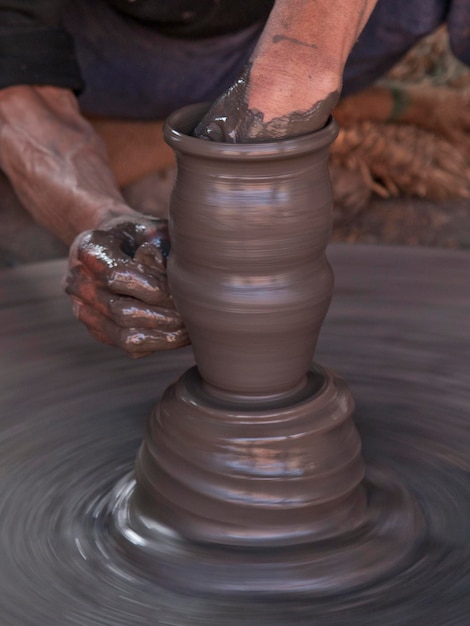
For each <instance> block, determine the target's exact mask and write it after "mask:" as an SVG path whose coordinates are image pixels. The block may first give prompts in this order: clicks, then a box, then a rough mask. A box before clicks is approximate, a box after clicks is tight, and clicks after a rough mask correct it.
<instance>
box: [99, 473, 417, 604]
mask: <svg viewBox="0 0 470 626" xmlns="http://www.w3.org/2000/svg"><path fill="white" fill-rule="evenodd" d="M364 485H365V489H366V493H367V500H368V505H367V515H366V518H365V520H364V523H363V525H362V526H361V527H360V528H358V529H356V530H355V531H352V532H349V533H345V534H343V535H341V536H337V537H334V538H330V539H324V540H320V541H317V542H312V543H308V544H300V545H291V546H286V547H277V548H267V547H262V546H260V547H258V548H256V547H255V546H250V547H244V548H239V547H236V548H234V547H232V546H221V545H214V544H203V543H196V542H192V541H188V540H186V539H185V538H184V537H181V536H180V535H178V534H177V533H175V532H174V531H173V530H172V529H171V528H169V527H168V526H164V525H160V524H159V523H157V522H155V520H151V519H148V518H146V517H143V516H140V515H139V513H138V512H137V511H135V510H134V509H133V503H132V499H133V495H134V491H135V481H134V480H133V478H131V477H129V478H128V480H126V481H125V482H122V483H121V484H120V485H118V486H117V487H116V490H115V492H114V494H113V497H112V500H111V502H110V519H111V520H112V522H111V531H112V533H113V535H114V538H115V540H117V542H118V544H119V545H120V546H121V549H123V550H124V552H125V554H126V556H127V558H129V559H130V560H132V561H133V562H134V563H135V564H136V565H137V566H138V567H139V570H140V571H141V573H143V574H144V575H146V576H148V577H149V578H150V579H151V580H152V581H154V582H156V583H157V584H159V585H161V586H163V587H169V588H171V589H174V590H176V591H180V592H183V593H190V594H197V595H205V596H207V595H209V596H214V595H215V596H217V595H220V596H221V597H227V596H229V595H234V596H240V597H253V598H256V599H258V600H259V599H260V598H261V597H267V596H268V597H272V598H273V599H275V598H281V597H286V596H287V597H289V596H295V597H297V596H309V597H326V596H331V595H334V594H340V593H344V592H348V591H351V590H354V589H357V588H360V587H363V586H366V585H369V584H372V583H377V582H379V581H381V580H383V579H386V578H388V577H389V576H392V575H394V574H396V573H397V572H398V571H400V570H404V569H406V568H407V567H409V566H410V565H411V564H412V563H413V562H414V561H418V559H419V558H420V556H421V552H422V544H423V541H424V521H423V519H422V516H421V513H420V511H419V509H418V508H417V506H416V503H415V502H414V500H413V499H412V498H411V496H410V494H409V493H408V492H407V491H406V489H405V488H404V487H403V486H402V485H401V484H400V483H399V482H398V481H397V480H396V479H395V478H394V477H393V476H390V475H389V474H388V473H387V472H384V471H380V470H378V469H375V468H374V469H373V468H369V470H368V472H367V477H366V479H365V481H364Z"/></svg>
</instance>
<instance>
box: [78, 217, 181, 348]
mask: <svg viewBox="0 0 470 626" xmlns="http://www.w3.org/2000/svg"><path fill="white" fill-rule="evenodd" d="M169 248H170V242H169V238H168V225H167V221H166V220H163V219H156V218H149V217H145V218H139V219H137V218H131V217H130V216H127V215H126V216H122V217H118V218H114V219H109V220H107V221H105V222H104V223H102V224H101V225H100V226H99V228H97V229H96V230H89V231H86V232H84V233H81V234H80V235H79V236H78V237H77V238H76V239H75V241H74V243H73V244H72V247H71V250H70V256H69V270H68V274H67V277H66V291H67V293H68V294H69V295H70V296H71V297H72V299H73V301H74V313H75V315H76V317H77V318H78V319H79V320H80V321H82V322H83V323H84V324H85V325H86V326H87V328H88V330H89V331H90V333H91V334H92V335H93V337H95V339H98V340H99V341H102V342H104V343H108V344H112V345H115V346H118V347H120V348H122V349H123V350H124V351H125V352H126V353H127V354H128V355H129V356H131V357H141V356H146V355H148V354H150V353H152V352H154V351H156V350H170V349H173V348H179V347H182V346H184V345H187V344H188V343H189V339H188V335H187V332H186V330H185V328H184V326H183V323H182V321H181V318H180V316H179V315H178V313H177V312H176V311H175V309H174V305H173V300H172V298H171V295H170V292H169V288H168V283H167V277H166V258H167V256H168V252H169Z"/></svg>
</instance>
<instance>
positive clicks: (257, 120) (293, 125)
mask: <svg viewBox="0 0 470 626" xmlns="http://www.w3.org/2000/svg"><path fill="white" fill-rule="evenodd" d="M250 71H251V64H248V65H247V66H246V67H245V68H244V70H243V72H242V73H241V74H240V76H239V78H238V79H237V80H236V82H235V83H234V84H233V85H232V86H231V87H230V88H229V89H228V90H227V91H226V92H225V93H224V94H222V96H220V98H218V99H217V100H216V102H215V103H214V104H213V105H212V107H211V108H210V109H209V111H208V112H207V113H206V115H205V116H204V117H203V119H202V120H201V121H200V122H199V124H198V125H197V126H196V128H195V130H194V136H195V137H199V138H201V139H209V140H211V141H224V142H226V143H255V142H260V141H273V140H276V139H282V138H287V137H297V136H299V135H306V134H307V133H310V132H313V131H315V130H319V129H320V128H323V126H324V125H325V124H326V122H327V120H328V117H329V116H330V114H331V112H332V110H333V109H334V107H335V106H336V104H337V102H338V99H339V93H338V92H337V91H334V92H332V93H330V94H329V95H328V96H327V97H326V98H325V99H323V100H319V101H318V102H315V103H314V104H313V105H312V106H311V107H310V108H309V109H308V110H306V111H292V112H290V113H288V114H285V115H282V116H280V117H274V118H273V119H271V120H268V121H265V116H264V113H263V112H262V111H260V110H258V109H255V108H250V107H249V104H248V90H249V85H250Z"/></svg>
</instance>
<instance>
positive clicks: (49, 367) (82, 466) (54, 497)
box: [0, 246, 470, 626]
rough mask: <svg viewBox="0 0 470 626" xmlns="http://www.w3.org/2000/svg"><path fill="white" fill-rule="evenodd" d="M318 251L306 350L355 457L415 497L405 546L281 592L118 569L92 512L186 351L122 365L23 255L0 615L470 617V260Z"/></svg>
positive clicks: (11, 623)
mask: <svg viewBox="0 0 470 626" xmlns="http://www.w3.org/2000/svg"><path fill="white" fill-rule="evenodd" d="M329 258H330V261H331V263H332V265H333V269H334V271H335V274H336V282H337V287H336V292H335V297H334V300H333V304H332V306H331V308H330V311H329V314H328V316H327V321H326V322H325V324H324V326H323V330H322V335H321V341H320V346H319V349H318V351H317V355H316V359H317V360H318V361H319V362H320V363H322V364H324V365H326V366H327V367H331V368H333V369H336V370H337V371H338V372H339V373H340V374H341V375H342V376H343V377H344V378H345V380H346V381H347V382H348V383H349V385H350V387H351V390H352V393H353V395H354V397H355V399H356V402H357V412H356V423H357V425H358V427H359V430H360V432H361V435H362V438H363V443H364V455H365V458H366V461H371V462H373V463H374V464H378V465H380V466H381V467H385V468H389V469H390V470H391V471H393V472H395V473H396V474H398V475H399V476H400V478H401V479H402V480H403V481H404V482H405V483H406V485H407V487H408V489H409V490H410V491H411V492H412V493H414V494H415V496H416V498H417V500H418V502H419V504H420V506H421V508H422V511H423V513H424V515H425V518H426V526H427V539H426V545H425V549H424V551H423V552H422V553H421V554H420V556H419V558H417V559H416V560H415V562H414V563H413V564H412V565H411V566H410V567H409V568H408V569H407V570H406V571H404V572H401V573H400V574H398V575H395V576H394V577H392V578H391V579H388V580H384V581H381V582H380V583H377V584H376V585H374V586H371V587H369V588H367V589H363V590H361V591H356V592H354V593H349V594H345V595H341V596H339V597H334V598H326V597H325V598H323V599H320V600H314V601H313V600H310V601H309V600H301V601H299V600H296V601H292V602H282V603H281V602H276V601H272V600H270V601H269V602H268V601H265V602H263V599H262V598H260V599H259V601H256V602H250V603H247V604H244V603H243V602H242V601H235V600H231V601H227V600H226V599H224V598H223V597H221V598H217V599H213V598H210V599H209V598H207V599H204V598H196V597H193V596H190V595H177V594H175V593H172V592H169V591H167V590H164V589H163V588H161V587H160V586H159V584H158V581H150V580H149V579H148V577H147V576H145V575H143V574H142V572H140V571H139V569H138V568H137V567H135V568H133V567H131V566H130V565H129V564H128V563H127V561H126V560H125V559H124V556H123V555H122V554H120V553H119V551H118V550H116V551H114V552H113V550H112V549H111V548H110V545H109V543H108V539H109V533H108V528H107V527H106V517H105V516H104V515H103V514H102V511H103V507H104V506H105V502H106V498H107V497H108V495H109V493H110V491H111V490H112V488H113V486H114V485H115V484H116V482H117V481H118V480H119V479H120V478H122V477H123V476H124V475H126V474H127V473H128V472H129V471H130V470H131V469H132V466H133V462H134V458H135V454H136V451H137V448H138V446H139V444H140V441H141V438H142V432H143V425H144V421H145V418H146V416H147V414H148V413H149V411H150V409H151V408H152V406H153V405H154V404H155V402H156V401H157V399H158V398H159V397H160V395H161V394H162V392H163V390H164V389H165V388H166V387H167V386H168V384H169V383H170V382H172V381H173V380H174V379H175V378H177V377H178V376H179V375H180V374H181V373H182V372H183V371H184V370H186V369H187V368H188V367H189V366H190V365H192V364H193V360H192V356H191V351H190V350H184V351H178V352H174V353H165V354H158V355H155V356H154V357H151V358H149V359H146V360H143V361H130V360H129V359H127V358H126V357H124V356H121V355H120V354H119V353H117V352H116V351H114V350H113V349H111V348H108V347H105V346H100V345H98V344H96V343H94V342H93V340H92V339H90V338H89V337H88V335H87V334H86V332H85V331H84V330H83V329H82V328H81V327H80V326H79V325H78V323H77V322H76V321H75V320H74V319H73V318H72V315H71V313H70V304H69V302H68V300H67V298H66V297H65V296H64V295H62V291H61V286H60V278H61V276H62V274H63V272H64V267H65V266H64V265H63V264H62V263H60V262H52V263H46V264H41V265H34V266H29V267H28V266H24V267H21V268H18V269H14V270H6V271H4V272H3V273H1V274H0V294H1V298H0V368H1V370H0V371H1V389H2V393H1V397H0V520H1V533H0V564H1V565H0V613H1V616H2V617H1V623H2V626H29V625H31V626H33V625H34V626H37V625H39V624H41V625H42V624H47V625H48V626H64V625H68V624H71V625H72V624H75V625H81V626H91V625H108V626H120V625H123V626H124V625H125V626H137V625H139V626H145V625H148V626H155V625H161V626H186V625H195V624H201V625H202V624H203V625H204V626H211V625H213V626H241V625H246V626H248V625H250V626H251V625H252V624H258V625H260V626H264V625H265V626H268V625H269V626H286V625H289V626H292V625H305V626H307V625H309V626H312V625H316V626H317V625H318V626H324V625H328V626H351V625H353V624H354V625H355V624H357V625H359V624H360V625H361V626H377V624H380V625H381V626H391V625H394V626H395V625H407V624H410V625H411V624H413V625H417V624H420V625H421V624H427V625H431V626H450V625H455V626H464V625H465V624H468V619H469V615H470V565H469V563H470V524H469V519H470V483H469V480H468V471H469V469H470V461H469V442H470V434H469V423H470V416H469V406H470V384H469V383H470V368H469V363H468V358H469V354H470V290H469V288H468V280H469V278H468V277H469V275H470V256H469V255H468V254H467V253H463V252H451V251H439V250H422V249H421V250H420V249H410V248H409V249H405V248H401V249H398V248H386V247H364V246H357V247H349V246H331V248H330V249H329ZM288 585H289V581H288V580H286V586H288Z"/></svg>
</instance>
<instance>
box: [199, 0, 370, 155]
mask: <svg viewBox="0 0 470 626" xmlns="http://www.w3.org/2000/svg"><path fill="white" fill-rule="evenodd" d="M375 2H376V0H316V2H309V1H302V2H292V0H276V2H275V4H274V7H273V10H272V11H271V14H270V16H269V19H268V21H267V23H266V26H265V28H264V30H263V32H262V34H261V37H260V39H259V41H258V44H257V46H256V48H255V50H254V52H253V54H252V56H251V58H250V60H249V63H248V65H247V66H246V67H245V69H244V71H243V72H242V74H241V75H240V77H239V78H238V80H237V81H235V83H234V84H233V85H232V86H231V87H230V88H229V89H228V90H227V91H226V92H225V93H224V94H222V95H221V96H220V98H219V99H218V100H217V101H216V102H215V103H214V104H213V105H212V107H211V108H210V110H209V112H208V113H207V114H206V116H205V117H204V118H203V119H202V120H201V122H200V123H199V124H198V126H197V127H196V129H195V130H194V133H193V134H194V135H195V136H196V137H200V138H203V139H210V140H212V141H222V142H227V143H252V142H260V141H261V142H262V141H272V140H277V139H283V138H289V137H296V136H299V135H304V134H308V133H311V132H314V131H316V130H319V129H320V128H323V126H324V125H325V124H326V122H327V121H328V118H329V116H330V114H331V112H332V111H333V109H334V107H335V106H336V104H337V102H338V99H339V92H340V90H341V85H342V76H343V71H344V65H345V63H346V59H347V57H348V55H349V52H350V50H351V48H352V46H353V45H354V43H355V41H356V40H357V37H358V36H359V33H360V32H361V30H362V28H363V27H364V25H365V23H366V22H367V19H368V17H369V15H370V13H371V11H372V9H373V7H374V5H375Z"/></svg>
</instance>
